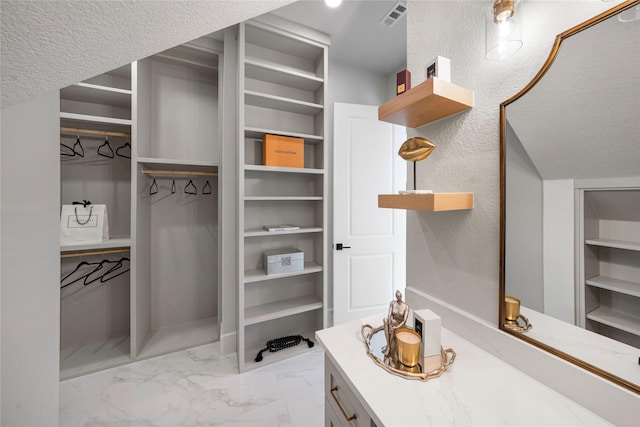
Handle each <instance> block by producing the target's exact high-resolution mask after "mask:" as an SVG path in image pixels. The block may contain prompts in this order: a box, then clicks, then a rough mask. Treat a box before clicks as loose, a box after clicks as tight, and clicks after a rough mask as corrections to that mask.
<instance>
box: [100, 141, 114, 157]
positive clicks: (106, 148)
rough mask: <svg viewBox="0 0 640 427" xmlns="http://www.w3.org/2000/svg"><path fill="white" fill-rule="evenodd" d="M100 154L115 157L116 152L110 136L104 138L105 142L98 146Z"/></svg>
mask: <svg viewBox="0 0 640 427" xmlns="http://www.w3.org/2000/svg"><path fill="white" fill-rule="evenodd" d="M98 154H99V155H101V156H103V157H108V158H110V159H113V158H114V157H115V153H114V152H113V148H111V145H110V144H109V137H105V138H104V144H102V145H101V146H99V147H98Z"/></svg>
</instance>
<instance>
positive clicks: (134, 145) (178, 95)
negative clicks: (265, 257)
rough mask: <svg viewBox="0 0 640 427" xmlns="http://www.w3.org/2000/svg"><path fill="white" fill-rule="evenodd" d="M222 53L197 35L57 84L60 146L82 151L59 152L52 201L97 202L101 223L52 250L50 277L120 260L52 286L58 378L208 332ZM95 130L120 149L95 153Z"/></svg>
mask: <svg viewBox="0 0 640 427" xmlns="http://www.w3.org/2000/svg"><path fill="white" fill-rule="evenodd" d="M222 56H223V44H222V42H221V41H219V40H217V39H216V38H215V35H212V36H207V37H203V38H201V39H197V40H194V41H192V42H189V43H186V44H184V45H182V46H178V47H175V48H173V49H169V50H168V51H165V52H162V53H159V54H157V55H154V56H152V57H149V58H145V59H143V60H140V61H137V62H135V63H133V64H131V65H127V66H125V67H122V68H119V69H117V70H114V71H112V72H109V73H105V74H103V75H100V76H97V77H95V78H92V79H89V80H86V81H84V82H82V83H78V84H75V85H72V86H70V87H68V88H64V89H62V90H61V93H60V94H61V105H60V107H61V108H60V125H61V143H62V144H65V145H67V146H68V147H73V146H74V144H76V142H77V138H80V142H81V144H82V147H83V150H84V157H81V156H61V163H62V167H61V171H62V172H61V189H62V191H61V199H62V200H61V203H62V204H70V203H72V202H73V201H76V200H90V201H91V202H92V203H94V204H96V203H101V204H106V205H107V207H108V213H109V228H110V230H109V231H110V239H109V240H107V241H105V242H102V243H98V244H88V245H85V244H78V245H70V246H65V247H62V248H61V259H62V261H61V263H62V276H61V279H66V280H67V281H71V279H73V278H74V277H75V276H71V277H69V278H67V277H66V276H67V275H68V274H69V273H71V272H73V271H74V269H75V268H76V267H77V266H78V264H79V263H80V262H83V261H84V262H89V263H99V262H100V260H102V259H109V260H114V261H116V260H119V259H121V258H124V257H126V258H127V259H130V261H123V263H130V264H126V265H130V272H126V274H122V275H120V276H118V277H116V278H114V279H112V280H109V281H107V282H104V283H102V282H101V281H100V280H97V281H95V282H93V283H89V284H87V285H86V286H85V285H84V281H83V280H78V281H74V282H73V283H70V284H68V283H66V282H65V281H64V280H63V281H62V282H61V288H62V289H61V300H62V302H61V361H60V367H61V378H62V379H66V378H70V377H74V376H78V375H82V374H86V373H89V372H93V371H97V370H101V369H105V368H109V367H113V366H117V365H121V364H125V363H129V362H131V361H134V360H139V359H143V358H147V357H151V356H155V355H159V354H163V353H167V352H171V351H175V350H179V349H184V348H189V347H193V346H196V345H201V344H205V343H211V342H215V341H217V340H218V339H219V334H220V333H219V329H220V326H219V320H218V319H219V314H220V313H219V307H220V303H219V268H220V265H219V264H220V263H219V255H220V253H221V251H220V248H219V243H218V242H219V239H218V233H219V230H218V217H219V215H218V209H219V203H218V167H219V162H220V150H221V140H220V139H221V137H220V135H221V129H220V128H221V124H220V120H219V111H218V104H219V96H220V91H219V88H218V81H219V70H220V69H221V66H222V64H221V63H222ZM106 137H108V141H109V143H110V146H111V147H112V149H113V150H114V152H115V151H116V149H117V148H120V147H121V146H123V145H124V144H125V143H129V146H128V149H127V150H128V151H127V150H125V151H123V152H121V153H120V154H123V156H118V155H115V156H114V157H113V158H105V157H103V156H98V154H97V148H98V147H99V146H101V145H102V144H104V143H105V138H106ZM61 149H63V147H62V145H61ZM78 150H80V149H79V148H78ZM67 152H72V151H70V150H67ZM125 156H126V157H127V158H125ZM185 190H187V191H188V192H189V193H196V194H187V192H186V191H185ZM152 193H153V194H152ZM81 267H83V268H85V266H82V265H81ZM74 274H79V272H76V273H74ZM80 277H81V276H80ZM91 277H93V276H91ZM65 285H66V286H65Z"/></svg>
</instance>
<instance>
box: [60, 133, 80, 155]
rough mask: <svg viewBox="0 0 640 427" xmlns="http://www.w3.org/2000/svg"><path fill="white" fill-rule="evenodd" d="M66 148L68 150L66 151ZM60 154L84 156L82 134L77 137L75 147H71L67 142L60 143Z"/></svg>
mask: <svg viewBox="0 0 640 427" xmlns="http://www.w3.org/2000/svg"><path fill="white" fill-rule="evenodd" d="M64 150H67V151H66V152H65V151H64ZM60 155H61V156H65V157H75V156H78V157H84V147H83V146H82V143H81V142H80V136H78V139H76V143H75V144H73V147H69V146H68V145H67V144H63V143H62V142H61V143H60Z"/></svg>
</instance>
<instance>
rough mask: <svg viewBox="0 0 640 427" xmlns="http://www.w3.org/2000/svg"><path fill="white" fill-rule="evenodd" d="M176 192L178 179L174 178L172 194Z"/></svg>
mask: <svg viewBox="0 0 640 427" xmlns="http://www.w3.org/2000/svg"><path fill="white" fill-rule="evenodd" d="M175 192H176V179H175V178H173V181H171V194H173V193H175Z"/></svg>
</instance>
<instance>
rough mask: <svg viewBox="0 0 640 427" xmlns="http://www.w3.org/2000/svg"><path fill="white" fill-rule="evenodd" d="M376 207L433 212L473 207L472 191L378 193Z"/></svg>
mask: <svg viewBox="0 0 640 427" xmlns="http://www.w3.org/2000/svg"><path fill="white" fill-rule="evenodd" d="M378 207H379V208H392V209H408V210H414V211H433V212H438V211H457V210H464V209H473V193H431V194H378Z"/></svg>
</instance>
